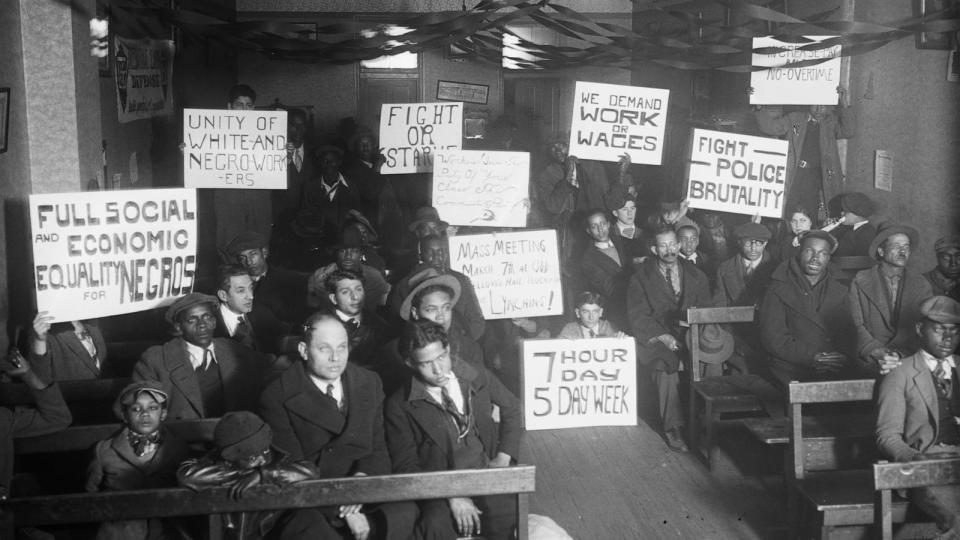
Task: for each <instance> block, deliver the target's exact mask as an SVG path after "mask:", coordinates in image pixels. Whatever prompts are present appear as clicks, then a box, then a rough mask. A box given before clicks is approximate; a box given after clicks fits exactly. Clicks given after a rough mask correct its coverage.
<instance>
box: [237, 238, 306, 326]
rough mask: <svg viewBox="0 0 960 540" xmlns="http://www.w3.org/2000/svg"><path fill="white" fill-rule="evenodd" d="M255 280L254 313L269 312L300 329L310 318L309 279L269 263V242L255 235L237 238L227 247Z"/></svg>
mask: <svg viewBox="0 0 960 540" xmlns="http://www.w3.org/2000/svg"><path fill="white" fill-rule="evenodd" d="M227 251H228V252H229V253H230V254H231V255H232V256H233V257H236V260H237V262H239V263H240V266H243V267H244V268H246V269H247V272H249V273H250V277H251V279H253V290H254V292H255V297H256V300H255V301H254V303H253V309H254V311H259V310H262V309H265V310H267V311H269V312H270V313H269V314H270V315H271V316H272V317H274V318H276V319H279V320H281V321H283V322H285V323H288V324H291V325H299V324H300V323H301V322H303V319H304V318H305V317H306V315H307V306H306V297H307V276H306V275H304V274H301V273H300V272H295V271H293V270H287V269H286V268H283V267H281V266H276V265H271V264H269V263H268V262H267V259H268V258H269V257H270V248H269V246H268V243H267V238H266V237H265V236H263V235H262V234H257V233H255V232H250V231H247V232H243V233H240V234H239V235H237V237H236V238H234V239H233V240H232V241H231V242H230V244H229V245H228V246H227Z"/></svg>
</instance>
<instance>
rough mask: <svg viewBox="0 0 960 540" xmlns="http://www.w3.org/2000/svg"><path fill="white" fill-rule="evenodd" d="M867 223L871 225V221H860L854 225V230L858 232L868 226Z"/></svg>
mask: <svg viewBox="0 0 960 540" xmlns="http://www.w3.org/2000/svg"><path fill="white" fill-rule="evenodd" d="M867 223H870V220H869V219H865V220H863V221H858V222H857V223H854V224H853V230H857V229H859V228H860V227H863V226H864V225H866V224H867Z"/></svg>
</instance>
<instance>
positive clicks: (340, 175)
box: [320, 173, 350, 191]
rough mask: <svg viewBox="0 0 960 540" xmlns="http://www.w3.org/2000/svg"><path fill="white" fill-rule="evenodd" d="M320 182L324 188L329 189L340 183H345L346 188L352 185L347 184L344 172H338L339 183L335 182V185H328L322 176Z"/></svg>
mask: <svg viewBox="0 0 960 540" xmlns="http://www.w3.org/2000/svg"><path fill="white" fill-rule="evenodd" d="M320 183H321V184H323V187H324V189H327V190H328V191H329V190H330V189H333V188H334V187H336V186H338V185H340V184H343V187H345V188H348V187H350V186H349V185H347V179H346V178H344V177H343V173H337V183H336V184H334V185H333V186H330V187H327V182H326V181H325V180H323V178H322V177H321V180H320Z"/></svg>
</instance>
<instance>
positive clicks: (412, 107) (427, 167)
mask: <svg viewBox="0 0 960 540" xmlns="http://www.w3.org/2000/svg"><path fill="white" fill-rule="evenodd" d="M462 147H463V103H459V102H457V103H398V104H390V103H385V104H384V105H383V107H382V108H381V109H380V153H381V154H383V157H385V158H386V162H385V163H384V164H383V167H382V168H381V169H380V172H381V173H382V174H405V173H422V172H430V171H432V170H433V157H434V155H435V154H436V152H437V150H439V149H447V150H456V149H458V148H462Z"/></svg>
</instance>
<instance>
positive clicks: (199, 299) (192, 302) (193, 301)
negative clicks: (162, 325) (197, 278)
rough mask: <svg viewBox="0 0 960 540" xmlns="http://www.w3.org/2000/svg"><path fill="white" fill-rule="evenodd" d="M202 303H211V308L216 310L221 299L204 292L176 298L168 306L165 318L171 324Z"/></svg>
mask: <svg viewBox="0 0 960 540" xmlns="http://www.w3.org/2000/svg"><path fill="white" fill-rule="evenodd" d="M200 304H210V309H212V310H216V309H217V306H219V305H220V301H219V300H217V298H216V297H214V296H210V295H209V294H203V293H197V292H195V293H190V294H187V295H184V296H181V297H180V298H177V299H176V300H174V302H173V303H172V304H170V307H168V308H167V312H166V313H165V314H164V316H163V318H164V319H166V321H167V322H168V323H170V324H174V323H176V322H177V317H179V316H180V314H181V313H182V312H184V311H186V310H188V309H190V308H192V307H193V306H199V305H200Z"/></svg>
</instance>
